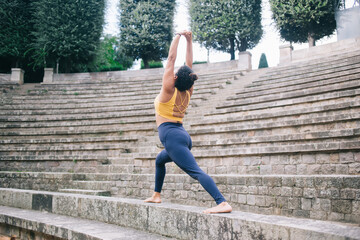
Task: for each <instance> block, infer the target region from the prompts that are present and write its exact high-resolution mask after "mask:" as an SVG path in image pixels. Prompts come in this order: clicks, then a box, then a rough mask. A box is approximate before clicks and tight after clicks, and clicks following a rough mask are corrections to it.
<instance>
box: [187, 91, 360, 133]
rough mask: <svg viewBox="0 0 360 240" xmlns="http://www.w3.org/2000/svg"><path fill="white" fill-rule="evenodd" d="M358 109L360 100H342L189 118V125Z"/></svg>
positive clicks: (325, 113)
mask: <svg viewBox="0 0 360 240" xmlns="http://www.w3.org/2000/svg"><path fill="white" fill-rule="evenodd" d="M357 107H360V98H359V100H356V99H354V98H351V99H344V101H343V102H341V103H336V104H322V105H316V106H307V107H305V108H297V109H287V110H286V111H274V112H261V113H253V114H248V115H243V114H241V115H237V116H227V115H209V116H205V117H204V118H202V119H201V120H197V121H192V120H193V119H192V118H191V122H190V125H191V127H196V126H202V125H212V124H214V125H216V124H222V123H224V122H227V123H231V122H242V121H256V120H261V119H264V120H265V119H271V118H279V117H281V118H283V117H291V116H294V117H299V116H303V115H307V114H319V116H320V115H321V114H324V115H327V114H328V113H329V112H334V111H346V110H347V109H350V110H349V112H351V109H353V108H357Z"/></svg>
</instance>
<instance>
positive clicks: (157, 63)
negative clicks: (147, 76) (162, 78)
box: [140, 60, 163, 69]
mask: <svg viewBox="0 0 360 240" xmlns="http://www.w3.org/2000/svg"><path fill="white" fill-rule="evenodd" d="M162 67H163V64H162V62H161V61H149V68H162ZM140 68H141V69H145V65H144V62H143V60H141V67H140Z"/></svg>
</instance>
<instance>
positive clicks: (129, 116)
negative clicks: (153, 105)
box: [0, 109, 155, 125]
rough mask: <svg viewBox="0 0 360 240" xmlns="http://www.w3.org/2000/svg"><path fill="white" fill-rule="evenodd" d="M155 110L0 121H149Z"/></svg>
mask: <svg viewBox="0 0 360 240" xmlns="http://www.w3.org/2000/svg"><path fill="white" fill-rule="evenodd" d="M154 116H155V110H154V109H148V110H142V111H136V112H134V111H128V112H99V113H88V114H86V115H85V114H76V112H75V113H74V114H72V115H64V116H62V115H60V116H58V115H38V116H36V115H34V116H0V122H25V121H27V122H49V121H58V122H60V121H80V120H85V121H86V120H92V119H98V120H101V119H114V118H115V119H118V120H117V121H118V122H117V123H118V124H121V125H123V124H125V123H133V122H139V120H140V122H141V119H143V122H148V121H150V120H151V119H154Z"/></svg>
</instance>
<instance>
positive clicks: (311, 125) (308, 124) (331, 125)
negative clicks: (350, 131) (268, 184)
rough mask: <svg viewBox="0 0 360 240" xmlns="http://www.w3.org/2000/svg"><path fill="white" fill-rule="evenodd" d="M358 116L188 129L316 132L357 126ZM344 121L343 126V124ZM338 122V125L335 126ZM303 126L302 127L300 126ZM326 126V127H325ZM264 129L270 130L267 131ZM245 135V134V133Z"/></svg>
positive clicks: (198, 131) (191, 131)
mask: <svg viewBox="0 0 360 240" xmlns="http://www.w3.org/2000/svg"><path fill="white" fill-rule="evenodd" d="M359 117H360V114H359V112H356V111H354V112H351V111H350V112H347V113H342V114H341V113H340V114H336V112H335V114H326V113H325V114H324V115H322V116H318V117H313V116H311V115H310V116H306V117H303V118H298V119H297V118H294V119H290V120H287V121H271V120H266V119H265V121H262V122H259V123H255V124H252V123H251V120H249V121H248V122H247V123H244V122H243V123H241V124H239V123H238V122H236V121H234V122H223V123H221V122H220V124H218V125H216V124H213V125H212V124H209V125H199V126H198V127H195V126H192V128H191V129H189V130H188V132H189V134H190V135H191V136H194V135H200V134H212V135H214V134H224V133H230V134H238V135H239V134H240V133H241V132H243V133H246V132H245V131H260V130H261V132H259V133H261V134H264V135H276V134H284V133H285V130H286V131H288V133H306V132H316V131H324V130H329V129H333V130H335V129H339V130H340V129H343V128H357V127H358V126H357V125H358V124H359V121H358V118H359ZM344 122H346V124H345V125H347V127H344V126H345V125H344V124H343V123H344ZM336 123H338V126H336ZM351 126H352V127H351ZM300 127H303V128H300ZM326 128H327V129H326ZM266 130H271V131H269V132H267V131H266ZM283 130H284V131H283ZM249 134H251V135H255V134H256V133H254V132H249ZM245 136H246V134H245Z"/></svg>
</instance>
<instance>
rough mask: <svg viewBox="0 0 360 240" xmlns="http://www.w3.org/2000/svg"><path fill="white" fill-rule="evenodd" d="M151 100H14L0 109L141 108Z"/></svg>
mask: <svg viewBox="0 0 360 240" xmlns="http://www.w3.org/2000/svg"><path fill="white" fill-rule="evenodd" d="M152 99H153V97H152V96H150V97H149V96H142V98H138V99H135V98H132V99H127V100H126V101H124V99H123V98H99V99H98V101H90V102H89V101H87V100H86V99H85V100H84V99H82V100H79V101H68V99H59V100H58V101H53V100H51V99H48V101H47V100H46V99H44V100H38V101H36V100H31V99H30V100H29V101H22V100H14V101H12V102H11V103H9V104H3V105H0V109H3V110H41V109H54V108H56V109H69V108H74V107H78V108H95V107H102V106H109V105H111V106H118V107H120V106H128V105H129V103H131V105H132V106H142V105H146V104H149V102H151V100H152Z"/></svg>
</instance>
